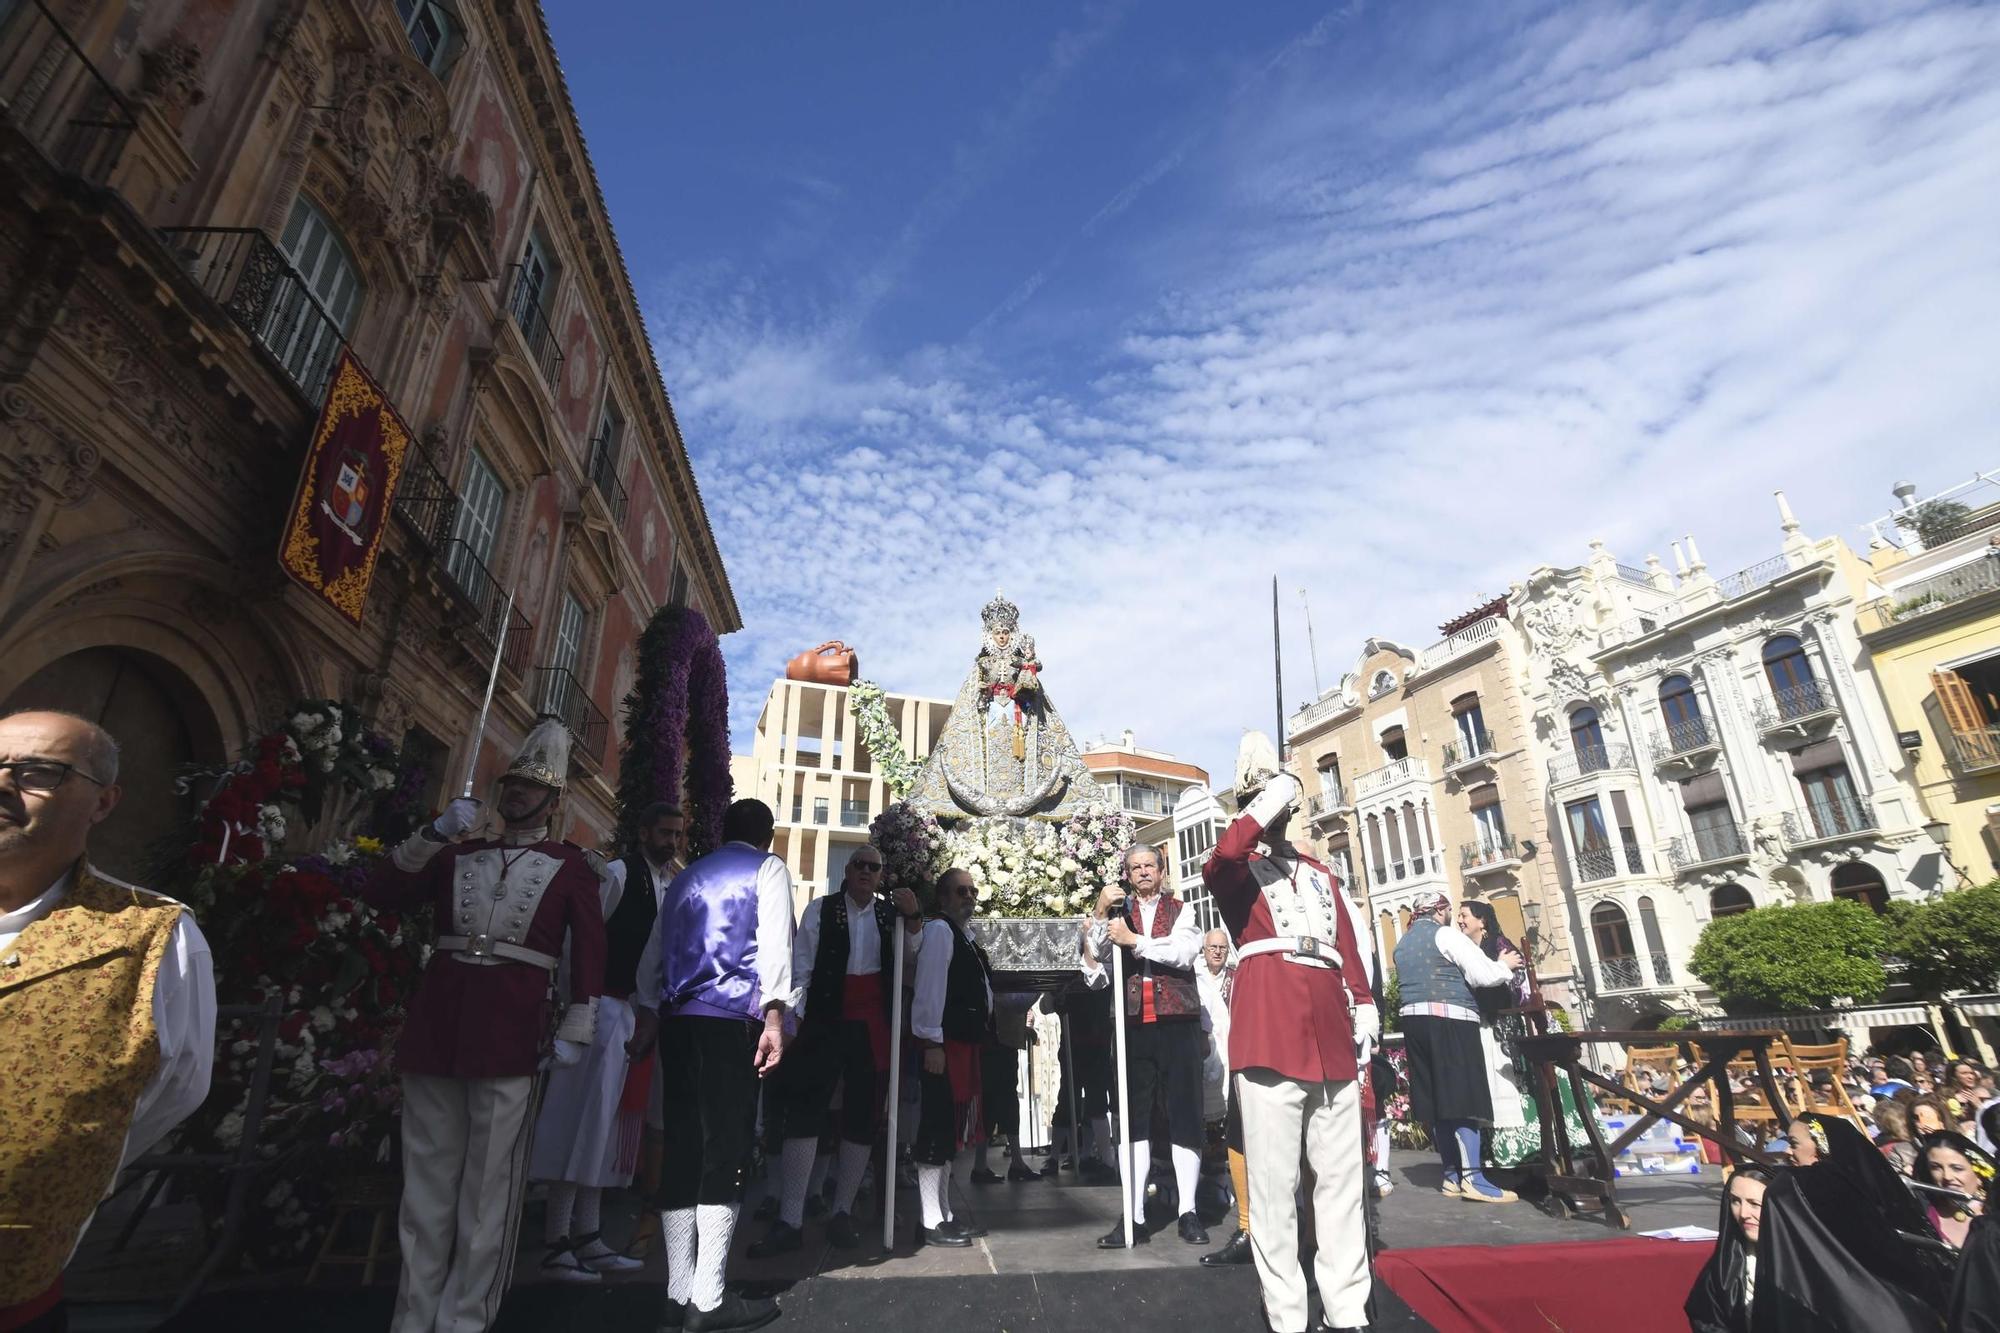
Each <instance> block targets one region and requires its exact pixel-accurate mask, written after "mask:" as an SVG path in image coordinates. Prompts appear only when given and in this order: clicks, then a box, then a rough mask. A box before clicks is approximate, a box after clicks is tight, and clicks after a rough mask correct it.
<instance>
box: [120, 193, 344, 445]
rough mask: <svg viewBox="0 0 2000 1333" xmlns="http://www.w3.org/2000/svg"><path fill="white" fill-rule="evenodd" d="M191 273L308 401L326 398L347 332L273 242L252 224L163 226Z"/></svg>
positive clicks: (318, 403)
mask: <svg viewBox="0 0 2000 1333" xmlns="http://www.w3.org/2000/svg"><path fill="white" fill-rule="evenodd" d="M160 235H161V236H162V237H163V238H165V240H166V242H167V244H168V245H169V246H171V247H172V248H173V249H174V251H175V253H176V254H178V255H179V257H180V260H181V263H182V264H183V265H185V266H186V268H187V271H188V276H189V277H191V278H193V279H194V280H195V282H196V283H198V284H199V285H200V287H201V289H202V290H203V291H205V292H207V293H208V294H209V295H210V296H212V297H214V298H215V300H216V302H217V304H219V305H221V307H222V308H223V310H225V311H226V312H228V314H229V317H230V318H231V319H232V320H234V321H235V322H236V323H237V324H238V325H239V326H241V327H242V329H243V331H244V332H246V333H248V334H249V335H250V336H251V337H252V338H253V339H255V340H256V341H257V342H258V343H259V344H261V345H262V346H263V348H264V350H265V351H267V352H269V353H270V354H271V356H272V357H273V358H274V359H275V360H276V361H277V363H278V364H279V365H280V366H281V367H283V368H284V372H285V374H286V376H287V377H288V378H289V379H290V380H291V381H292V383H294V384H296V385H297V386H298V388H299V392H300V393H302V394H304V395H305V397H306V401H307V402H308V403H310V404H311V405H312V406H314V407H318V406H319V405H320V404H321V403H322V402H324V401H325V400H326V383H327V379H328V377H329V376H330V375H332V373H333V363H334V361H335V360H337V359H338V358H339V356H340V349H341V348H343V347H345V346H346V345H347V335H346V334H345V333H343V332H342V331H341V328H340V323H339V321H338V320H336V319H334V317H333V316H332V315H330V314H328V313H327V309H326V307H325V306H323V305H321V304H320V303H319V298H318V297H317V296H314V295H313V293H312V288H310V287H308V286H307V285H306V280H305V278H304V277H303V276H301V275H300V273H299V271H298V270H297V269H296V268H293V267H292V261H291V260H290V259H288V258H286V257H285V252H284V251H282V250H280V249H279V248H278V247H277V245H276V243H274V242H273V241H272V240H271V238H270V237H268V236H266V235H265V234H264V233H263V232H261V231H258V230H256V229H255V228H252V227H164V228H162V229H161V230H160Z"/></svg>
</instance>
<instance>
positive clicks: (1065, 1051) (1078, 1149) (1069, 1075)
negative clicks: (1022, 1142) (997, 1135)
mask: <svg viewBox="0 0 2000 1333" xmlns="http://www.w3.org/2000/svg"><path fill="white" fill-rule="evenodd" d="M1073 1017H1075V1015H1073V1014H1071V1013H1069V1012H1068V1011H1064V1013H1063V1016H1062V1058H1063V1090H1064V1091H1065V1092H1066V1093H1068V1094H1069V1169H1070V1170H1071V1171H1074V1172H1081V1171H1082V1170H1083V1124H1082V1122H1081V1121H1079V1120H1078V1119H1077V1118H1076V1042H1075V1040H1074V1039H1073V1037H1072V1035H1071V1033H1070V1029H1071V1028H1072V1027H1074V1026H1075V1024H1074V1023H1072V1022H1071V1021H1070V1020H1071V1019H1072V1018H1073ZM1050 1137H1051V1138H1053V1137H1055V1136H1054V1135H1050Z"/></svg>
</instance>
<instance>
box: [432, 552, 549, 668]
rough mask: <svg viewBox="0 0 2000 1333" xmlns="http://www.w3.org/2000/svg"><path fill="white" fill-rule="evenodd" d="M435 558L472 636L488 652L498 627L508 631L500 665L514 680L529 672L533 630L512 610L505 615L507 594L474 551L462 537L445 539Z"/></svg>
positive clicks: (496, 639)
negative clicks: (484, 646)
mask: <svg viewBox="0 0 2000 1333" xmlns="http://www.w3.org/2000/svg"><path fill="white" fill-rule="evenodd" d="M438 558H439V560H440V562H441V563H442V564H443V566H444V572H445V576H446V580H447V582H448V583H449V584H450V586H451V590H452V591H453V592H454V593H455V594H457V596H458V598H459V600H460V601H461V602H462V603H463V604H464V606H465V609H466V611H467V612H468V614H469V616H470V619H471V622H472V629H473V632H474V633H475V634H476V635H477V636H478V637H479V638H480V639H482V640H483V641H484V642H485V643H486V646H487V647H488V648H489V649H490V648H492V646H493V645H494V644H495V642H497V641H498V639H499V637H500V627H501V626H502V625H503V624H504V625H505V626H506V627H507V642H506V643H505V644H504V645H502V647H501V651H500V664H501V665H502V666H504V667H506V668H507V669H508V670H509V671H512V672H513V673H514V674H515V675H516V676H519V675H520V674H521V673H522V672H524V671H526V670H527V668H528V649H529V646H530V645H529V640H530V639H531V638H533V637H534V626H533V625H531V624H530V623H529V622H528V618H527V616H525V615H523V614H522V613H521V609H520V608H519V607H515V608H514V609H513V611H512V613H511V614H510V613H509V612H508V609H507V608H508V601H507V590H506V589H505V588H503V587H501V586H500V581H499V580H498V579H496V578H494V577H493V574H492V572H491V571H490V570H488V569H487V568H486V562H485V561H483V560H481V559H480V558H479V556H478V555H477V553H475V552H474V551H473V549H472V548H471V547H470V546H468V545H466V543H465V539H464V538H462V537H450V538H447V539H446V540H445V541H444V542H443V543H442V544H441V545H440V546H439V548H438Z"/></svg>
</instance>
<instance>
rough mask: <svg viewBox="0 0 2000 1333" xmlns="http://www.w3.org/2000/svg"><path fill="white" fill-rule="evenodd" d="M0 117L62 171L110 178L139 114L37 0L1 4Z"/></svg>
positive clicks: (99, 179) (94, 179)
mask: <svg viewBox="0 0 2000 1333" xmlns="http://www.w3.org/2000/svg"><path fill="white" fill-rule="evenodd" d="M72 8H74V7H72ZM0 21H6V22H7V23H8V24H9V26H11V27H12V28H13V29H14V31H11V32H9V33H7V34H6V38H7V40H6V46H5V50H4V54H0V117H4V119H5V120H6V122H7V123H8V124H11V125H12V126H13V127H14V128H15V129H16V130H18V131H19V132H20V133H21V135H22V137H24V138H26V139H27V140H29V141H30V142H31V143H33V144H35V145H36V146H37V147H38V148H40V149H41V150H42V152H44V153H46V154H47V155H48V157H49V160H50V161H52V162H54V163H55V165H56V166H57V167H58V168H60V169H61V170H63V171H67V172H71V173H73V174H75V175H77V176H80V177H82V178H83V179H85V180H87V181H90V182H92V183H93V184H98V185H102V184H104V183H105V182H106V181H107V180H109V179H110V177H111V175H112V174H113V172H115V171H116V169H117V167H118V162H119V159H120V158H122V157H123V156H124V154H125V146H126V144H127V143H129V142H130V141H131V138H132V135H133V133H134V131H136V130H137V129H138V128H139V118H138V115H137V114H136V113H135V112H134V111H133V109H132V106H131V104H130V103H128V102H127V101H126V100H125V98H124V96H123V95H122V94H121V93H120V92H119V91H118V90H117V89H116V88H114V87H112V86H111V81H110V80H108V79H106V78H105V77H104V76H103V75H102V74H101V73H99V72H98V69H97V66H95V65H93V64H92V63H91V61H90V57H88V56H86V55H85V54H84V53H83V49H82V48H81V47H79V46H78V45H77V44H76V41H75V39H74V38H72V37H71V36H70V34H69V31H68V30H67V29H66V28H64V27H63V25H62V24H61V22H59V21H58V20H57V18H56V16H55V15H54V14H52V13H50V12H49V8H48V6H47V5H45V4H43V3H42V2H41V0H29V3H28V4H26V5H12V4H0Z"/></svg>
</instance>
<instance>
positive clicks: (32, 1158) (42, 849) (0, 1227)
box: [0, 712, 215, 1330]
mask: <svg viewBox="0 0 2000 1333" xmlns="http://www.w3.org/2000/svg"><path fill="white" fill-rule="evenodd" d="M119 795H120V790H119V787H118V745H117V742H115V741H113V740H112V739H111V737H110V735H109V734H107V733H106V732H105V731H104V729H103V728H101V727H99V726H97V725H96V724H95V723H93V722H87V721H85V720H84V719H83V718H80V717H74V716H71V715H70V714H68V713H54V712H20V713H12V714H9V715H8V716H6V717H4V718H0V1034H5V1035H4V1037H0V1090H4V1096H5V1105H6V1110H5V1112H4V1114H0V1328H7V1329H37V1330H40V1329H61V1328H64V1327H67V1323H66V1320H67V1314H66V1311H65V1310H64V1308H63V1299H62V1270H63V1265H65V1264H67V1263H68V1262H69V1258H70V1255H71V1254H72V1253H74V1251H75V1250H76V1245H77V1241H78V1240H80V1239H81V1238H82V1236H83V1232H84V1228H85V1227H86V1226H88V1225H89V1223H90V1217H91V1214H92V1213H93V1212H95V1211H96V1209H97V1204H98V1201H99V1200H100V1199H102V1198H103V1197H104V1196H105V1195H106V1194H107V1193H109V1192H110V1190H111V1185H112V1182H113V1181H114V1180H116V1179H117V1176H118V1172H119V1170H120V1169H121V1168H122V1167H123V1166H124V1165H125V1163H127V1162H129V1161H131V1160H132V1159H133V1158H134V1157H137V1156H138V1155H139V1154H141V1153H143V1152H145V1151H146V1150H147V1149H149V1148H151V1147H152V1146H153V1145H154V1144H155V1143H157V1142H158V1141H159V1140H160V1139H161V1138H162V1137H163V1136H164V1135H165V1134H166V1132H167V1131H168V1130H170V1129H172V1128H173V1127H174V1126H175V1125H177V1124H179V1123H180V1122H181V1120H183V1119H184V1118H186V1116H187V1114H188V1112H190V1111H192V1110H194V1109H195V1107H197V1106H199V1105H201V1101H202V1098H204V1097H206V1096H207V1095H208V1079H209V1069H210V1066H211V1065H212V1063H213V1061H214V1056H215V976H214V971H213V968H212V966H211V963H210V959H209V951H208V942H207V941H206V940H204V939H203V938H202V935H201V931H200V930H199V929H197V928H196V926H195V923H194V917H193V916H192V915H191V914H190V913H189V912H188V910H187V909H186V908H185V907H183V906H181V904H179V903H177V902H175V901H174V900H173V899H171V898H163V897H161V896H159V895H158V894H155V893H148V892H146V891H145V890H144V889H135V888H133V887H132V886H131V885H129V884H121V883H119V882H118V881H117V880H114V879H111V878H109V877H107V876H105V875H103V874H101V873H100V872H98V871H97V870H96V869H94V868H93V867H92V866H91V865H90V863H89V862H88V861H87V860H85V857H84V850H85V846H86V844H87V843H88V842H89V839H90V831H91V829H93V828H95V827H96V826H97V825H98V824H100V823H102V822H103V821H104V819H105V817H106V816H108V815H109V814H110V813H111V811H112V810H113V808H114V807H116V806H117V804H118V798H119Z"/></svg>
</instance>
